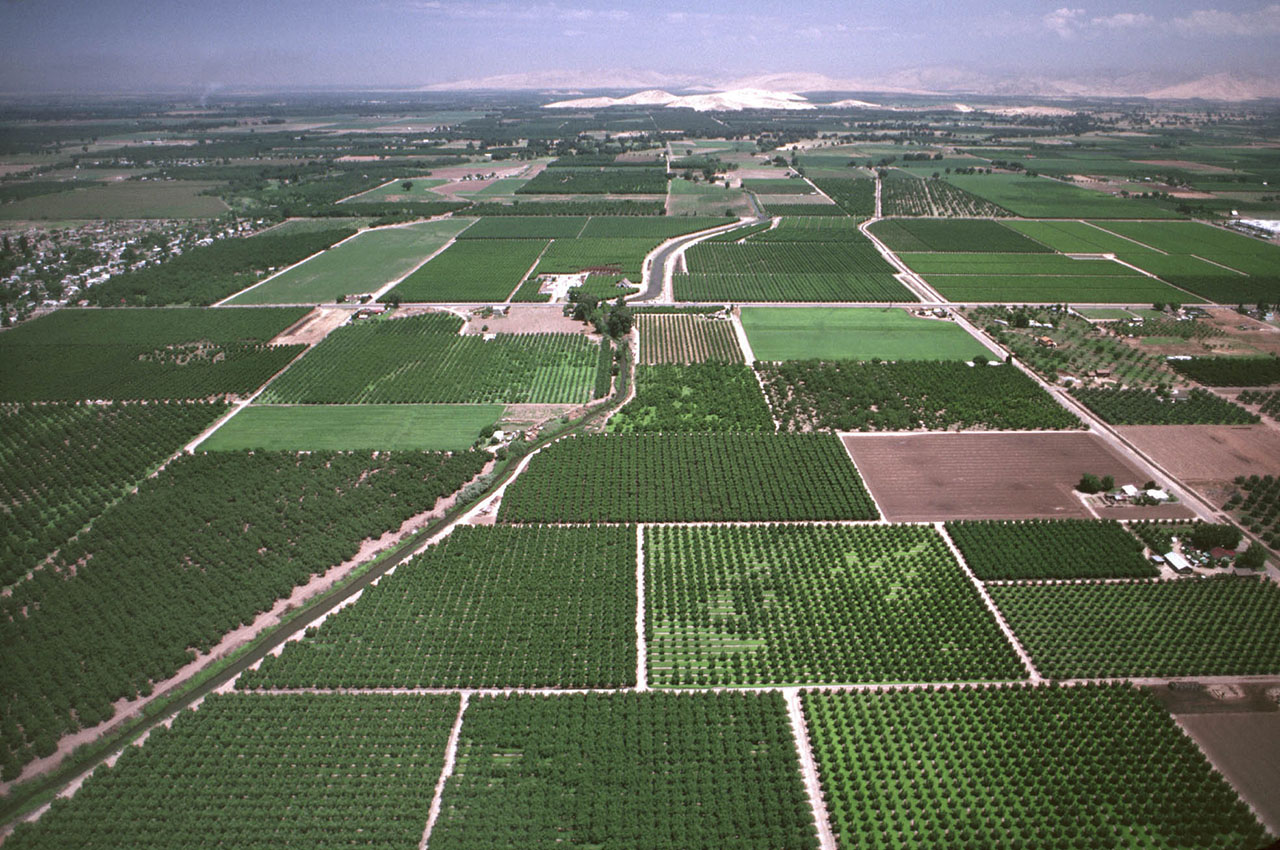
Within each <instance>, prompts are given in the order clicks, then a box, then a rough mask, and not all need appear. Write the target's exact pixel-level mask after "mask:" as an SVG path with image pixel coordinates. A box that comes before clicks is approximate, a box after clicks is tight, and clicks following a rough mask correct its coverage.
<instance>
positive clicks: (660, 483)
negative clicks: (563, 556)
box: [498, 434, 877, 523]
mask: <svg viewBox="0 0 1280 850" xmlns="http://www.w3.org/2000/svg"><path fill="white" fill-rule="evenodd" d="M601 469H609V470H612V476H611V477H607V476H603V475H600V470H601ZM876 516H877V511H876V507H875V505H874V504H873V503H872V501H871V499H870V497H869V496H868V495H867V492H866V490H865V489H864V488H863V486H862V482H861V480H860V479H859V477H858V473H857V470H855V469H854V467H853V464H852V463H850V462H849V457H848V455H847V454H845V452H844V449H843V448H842V447H841V445H840V442H839V440H837V439H836V438H835V437H833V436H830V435H827V434H782V435H773V434H676V435H672V434H660V435H647V434H643V435H642V434H637V435H616V434H610V435H600V436H586V437H572V438H568V439H564V440H560V441H558V442H556V443H553V444H552V445H551V446H549V447H547V448H546V449H543V450H542V451H540V452H538V454H536V455H534V457H533V461H532V462H531V463H530V464H529V467H528V469H526V470H525V472H524V473H523V474H521V475H520V477H519V478H517V479H515V481H513V482H512V483H511V485H510V486H509V487H508V488H507V491H506V495H504V496H503V499H502V507H501V508H500V509H499V511H498V520H499V521H501V522H520V523H525V522H636V521H639V522H699V521H723V520H765V521H768V520H805V519H810V520H817V519H875V518H876Z"/></svg>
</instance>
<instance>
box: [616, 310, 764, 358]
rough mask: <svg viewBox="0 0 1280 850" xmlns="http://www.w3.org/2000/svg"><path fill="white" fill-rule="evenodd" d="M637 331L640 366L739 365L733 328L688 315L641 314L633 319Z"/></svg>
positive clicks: (709, 319) (729, 325) (713, 320)
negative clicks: (667, 364) (669, 364)
mask: <svg viewBox="0 0 1280 850" xmlns="http://www.w3.org/2000/svg"><path fill="white" fill-rule="evenodd" d="M636 327H637V328H639V330H640V354H639V356H638V362H639V363H640V365H642V366H655V365H658V364H660V363H675V364H682V363H741V362H742V359H743V358H742V349H741V348H740V347H739V346H738V340H737V337H736V336H735V335H734V333H733V325H732V324H731V323H730V322H728V321H727V320H725V319H716V318H711V317H709V316H702V315H697V314H691V313H642V314H640V315H639V316H637V317H636Z"/></svg>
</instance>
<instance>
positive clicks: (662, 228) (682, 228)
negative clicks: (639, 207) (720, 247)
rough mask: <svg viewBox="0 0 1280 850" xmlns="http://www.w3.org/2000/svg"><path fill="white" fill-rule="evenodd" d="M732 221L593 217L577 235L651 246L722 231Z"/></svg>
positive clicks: (582, 237)
mask: <svg viewBox="0 0 1280 850" xmlns="http://www.w3.org/2000/svg"><path fill="white" fill-rule="evenodd" d="M731 221H733V219H730V218H717V217H712V216H679V217H654V218H642V217H638V216H604V215H594V216H592V217H591V219H590V220H589V221H588V222H587V224H586V226H585V227H584V228H583V229H582V233H580V234H579V235H578V238H580V239H601V238H604V239H623V238H625V239H648V240H650V243H651V244H654V245H656V244H657V243H659V242H662V241H665V240H667V239H671V238H673V237H675V236H683V235H684V234H686V233H695V232H697V231H699V230H710V229H711V228H713V227H722V226H724V225H726V224H729V223H730V222H731Z"/></svg>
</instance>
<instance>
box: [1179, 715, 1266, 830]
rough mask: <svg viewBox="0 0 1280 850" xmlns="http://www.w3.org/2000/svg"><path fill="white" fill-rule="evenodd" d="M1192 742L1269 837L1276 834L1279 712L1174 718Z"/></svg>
mask: <svg viewBox="0 0 1280 850" xmlns="http://www.w3.org/2000/svg"><path fill="white" fill-rule="evenodd" d="M1175 719H1176V720H1177V722H1178V725H1179V726H1181V727H1182V728H1183V729H1185V730H1186V732H1187V733H1188V734H1189V735H1190V736H1191V737H1192V738H1194V739H1195V741H1196V743H1198V744H1199V745H1200V749H1202V750H1204V752H1205V755H1207V756H1208V757H1209V761H1211V762H1213V765H1214V767H1216V768H1218V770H1219V771H1221V772H1222V775H1223V776H1225V777H1226V778H1227V781H1228V782H1230V783H1231V784H1232V785H1233V786H1234V787H1235V789H1236V791H1238V792H1239V794H1240V796H1241V797H1243V798H1244V799H1245V801H1246V802H1247V803H1249V804H1250V805H1251V806H1253V809H1254V811H1255V812H1257V814H1258V815H1259V817H1260V818H1261V820H1262V823H1263V825H1264V826H1266V827H1267V829H1269V830H1271V833H1272V834H1273V835H1280V712H1275V711H1269V712H1241V713H1235V714H1222V713H1206V714H1179V715H1177V716H1176V717H1175Z"/></svg>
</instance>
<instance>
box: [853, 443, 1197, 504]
mask: <svg viewBox="0 0 1280 850" xmlns="http://www.w3.org/2000/svg"><path fill="white" fill-rule="evenodd" d="M842 439H843V441H844V444H845V447H846V448H847V449H848V450H849V454H850V455H851V456H852V457H853V460H854V462H855V463H856V464H857V465H858V471H859V472H860V473H861V474H862V476H863V478H864V480H865V481H866V482H867V487H868V489H870V491H871V494H872V495H873V496H874V497H875V500H876V504H877V505H879V506H880V509H881V510H882V511H884V515H885V519H887V520H889V521H890V522H922V521H931V522H932V521H937V520H948V519H1016V520H1021V519H1028V518H1046V519H1049V518H1062V517H1075V518H1079V519H1088V518H1089V517H1090V516H1091V514H1090V513H1089V512H1088V511H1087V510H1085V507H1084V505H1083V504H1082V503H1081V501H1080V499H1079V497H1078V496H1077V495H1076V492H1075V486H1076V484H1077V482H1079V481H1080V477H1081V475H1083V474H1084V473H1085V472H1091V473H1093V474H1095V475H1098V476H1105V475H1110V476H1112V477H1113V478H1114V479H1115V480H1116V483H1117V484H1121V485H1123V484H1133V485H1135V486H1137V485H1141V484H1144V483H1145V482H1146V481H1147V480H1148V479H1149V478H1150V475H1149V474H1148V473H1145V472H1143V471H1141V470H1139V469H1138V468H1137V467H1135V466H1132V465H1130V463H1129V462H1128V461H1125V460H1123V459H1122V458H1121V457H1119V456H1118V455H1116V454H1115V453H1114V452H1113V451H1112V450H1111V449H1110V448H1108V446H1107V445H1106V443H1104V442H1103V441H1102V440H1101V439H1099V438H1098V437H1097V436H1095V435H1093V434H1079V433H1075V434H1071V433H1063V434H1008V433H1003V434H1002V433H999V432H973V433H967V434H938V433H932V434H931V433H924V432H921V433H916V434H892V435H890V434H852V435H848V436H845V437H843V438H842ZM1128 512H1132V513H1128ZM1190 516H1192V514H1191V512H1190V511H1189V510H1188V509H1187V508H1185V507H1183V506H1180V505H1170V506H1165V507H1160V508H1155V507H1152V508H1125V509H1123V510H1118V512H1117V513H1116V514H1115V518H1117V519H1122V518H1135V519H1136V518H1148V519H1154V518H1161V517H1168V518H1183V519H1185V518H1189V517H1190Z"/></svg>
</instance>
